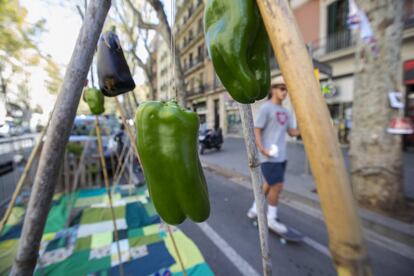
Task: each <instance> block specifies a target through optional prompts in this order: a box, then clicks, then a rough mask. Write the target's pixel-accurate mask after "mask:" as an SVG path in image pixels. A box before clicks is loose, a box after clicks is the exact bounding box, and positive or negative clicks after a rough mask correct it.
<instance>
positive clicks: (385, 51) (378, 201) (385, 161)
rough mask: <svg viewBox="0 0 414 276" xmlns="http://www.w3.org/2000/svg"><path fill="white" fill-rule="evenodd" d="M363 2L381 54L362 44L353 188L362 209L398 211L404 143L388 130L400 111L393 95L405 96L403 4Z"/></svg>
mask: <svg viewBox="0 0 414 276" xmlns="http://www.w3.org/2000/svg"><path fill="white" fill-rule="evenodd" d="M358 2H359V8H361V9H362V10H363V11H365V13H366V14H367V17H368V18H369V20H370V22H371V27H372V29H373V32H374V36H375V39H376V50H375V49H373V48H372V45H368V44H367V43H364V42H363V41H361V39H359V43H358V49H357V54H356V68H357V70H356V74H355V93H354V104H353V128H352V133H351V150H350V158H351V168H352V171H351V173H352V185H353V189H354V194H355V196H356V198H357V199H358V201H359V202H360V203H361V204H362V205H364V206H368V207H371V208H374V209H378V210H383V211H393V210H396V209H397V208H398V207H401V206H403V203H404V197H403V188H402V150H401V140H402V139H401V135H395V134H389V133H387V131H386V129H387V126H388V123H389V122H390V120H391V119H392V118H395V117H397V116H398V110H396V109H392V108H391V107H390V105H389V102H388V92H390V91H402V85H401V62H400V50H401V42H402V34H403V21H402V14H403V1H392V0H381V1H362V0H360V1H358Z"/></svg>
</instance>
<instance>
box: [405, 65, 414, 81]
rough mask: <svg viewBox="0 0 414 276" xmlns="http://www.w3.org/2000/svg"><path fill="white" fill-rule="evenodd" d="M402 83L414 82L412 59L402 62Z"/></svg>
mask: <svg viewBox="0 0 414 276" xmlns="http://www.w3.org/2000/svg"><path fill="white" fill-rule="evenodd" d="M404 84H414V59H412V60H407V61H406V62H404Z"/></svg>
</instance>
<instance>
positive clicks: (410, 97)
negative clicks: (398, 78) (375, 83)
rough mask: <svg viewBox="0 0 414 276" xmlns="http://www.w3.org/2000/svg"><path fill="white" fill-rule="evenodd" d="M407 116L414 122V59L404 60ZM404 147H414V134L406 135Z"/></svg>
mask: <svg viewBox="0 0 414 276" xmlns="http://www.w3.org/2000/svg"><path fill="white" fill-rule="evenodd" d="M404 85H405V116H406V117H408V118H410V119H411V122H413V123H414V60H408V61H406V62H404ZM404 148H405V149H407V148H414V134H412V135H404Z"/></svg>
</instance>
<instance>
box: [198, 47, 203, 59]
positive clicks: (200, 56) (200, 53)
mask: <svg viewBox="0 0 414 276" xmlns="http://www.w3.org/2000/svg"><path fill="white" fill-rule="evenodd" d="M197 59H198V61H202V60H203V45H200V46H198V48H197Z"/></svg>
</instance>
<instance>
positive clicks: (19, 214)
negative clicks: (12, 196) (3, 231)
mask: <svg viewBox="0 0 414 276" xmlns="http://www.w3.org/2000/svg"><path fill="white" fill-rule="evenodd" d="M24 212H25V209H24V208H23V207H13V209H12V211H11V214H10V217H9V219H8V220H7V225H15V224H18V223H19V222H20V221H21V220H22V218H23V215H24Z"/></svg>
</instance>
